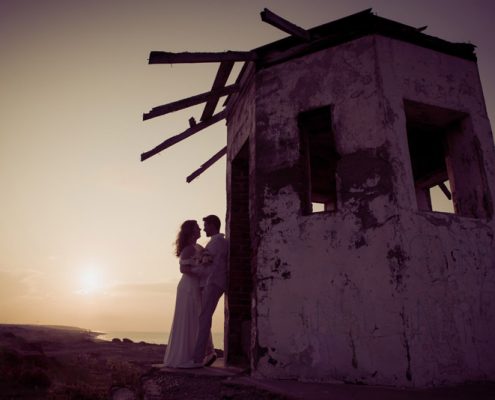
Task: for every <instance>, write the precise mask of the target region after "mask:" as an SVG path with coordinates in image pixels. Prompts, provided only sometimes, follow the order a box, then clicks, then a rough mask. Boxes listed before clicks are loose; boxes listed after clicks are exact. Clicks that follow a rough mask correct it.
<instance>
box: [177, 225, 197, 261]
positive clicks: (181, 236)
mask: <svg viewBox="0 0 495 400" xmlns="http://www.w3.org/2000/svg"><path fill="white" fill-rule="evenodd" d="M196 225H198V222H197V221H196V220H194V219H191V220H187V221H184V222H183V223H182V225H181V226H180V230H179V233H178V234H177V239H176V240H175V255H176V256H177V257H179V256H180V253H181V252H182V250H184V247H186V246H187V245H188V244H189V238H190V237H191V234H192V232H193V229H194V227H195V226H196Z"/></svg>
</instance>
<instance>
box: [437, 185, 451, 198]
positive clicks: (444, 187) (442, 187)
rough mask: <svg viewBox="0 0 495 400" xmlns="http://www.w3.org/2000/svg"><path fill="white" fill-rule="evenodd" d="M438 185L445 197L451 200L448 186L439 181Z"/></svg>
mask: <svg viewBox="0 0 495 400" xmlns="http://www.w3.org/2000/svg"><path fill="white" fill-rule="evenodd" d="M438 187H439V188H440V189H441V190H442V192H443V194H444V195H445V197H447V199H449V200H452V193H450V190H449V188H448V187H447V185H445V183H444V182H442V183H439V184H438Z"/></svg>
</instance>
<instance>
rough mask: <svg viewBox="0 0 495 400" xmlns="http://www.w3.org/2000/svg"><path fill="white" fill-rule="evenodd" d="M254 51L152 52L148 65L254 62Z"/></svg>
mask: <svg viewBox="0 0 495 400" xmlns="http://www.w3.org/2000/svg"><path fill="white" fill-rule="evenodd" d="M255 59H256V53H255V52H254V51H225V52H221V53H189V52H184V53H169V52H166V51H152V52H151V53H150V58H149V64H181V63H184V64H188V63H209V62H222V61H234V62H235V61H254V60H255Z"/></svg>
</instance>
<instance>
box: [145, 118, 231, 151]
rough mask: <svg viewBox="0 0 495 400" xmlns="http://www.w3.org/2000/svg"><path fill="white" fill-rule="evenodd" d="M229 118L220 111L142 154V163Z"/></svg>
mask: <svg viewBox="0 0 495 400" xmlns="http://www.w3.org/2000/svg"><path fill="white" fill-rule="evenodd" d="M226 116H227V111H225V110H223V111H220V112H219V113H218V114H215V115H214V116H213V117H211V118H210V119H209V120H207V121H202V122H200V123H199V124H196V125H194V126H192V127H190V128H188V129H186V130H185V131H184V132H182V133H179V134H178V135H175V136H172V137H171V138H168V139H167V140H165V141H164V142H162V143H160V144H159V145H158V146H156V147H155V148H154V149H151V150H149V151H147V152H145V153H142V154H141V161H144V160H147V159H148V158H150V157H153V156H154V155H155V154H158V153H160V152H161V151H163V150H165V149H166V148H168V147H170V146H173V145H174V144H176V143H179V142H181V141H182V140H184V139H186V138H188V137H189V136H191V135H194V134H195V133H197V132H199V131H201V130H203V129H205V128H207V127H209V126H210V125H213V124H214V123H216V122H218V121H221V120H222V119H224V118H225V117H226Z"/></svg>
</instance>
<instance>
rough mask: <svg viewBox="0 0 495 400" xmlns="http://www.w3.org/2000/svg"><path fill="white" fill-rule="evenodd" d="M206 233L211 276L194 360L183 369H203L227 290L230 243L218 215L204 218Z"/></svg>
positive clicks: (207, 283)
mask: <svg viewBox="0 0 495 400" xmlns="http://www.w3.org/2000/svg"><path fill="white" fill-rule="evenodd" d="M203 222H204V231H205V233H206V236H207V237H209V238H210V241H209V242H208V244H207V245H206V248H205V250H206V251H207V252H208V253H209V254H210V255H211V258H212V261H211V264H210V271H211V272H210V275H209V276H208V278H207V281H206V286H205V288H204V290H203V299H202V307H201V314H200V315H199V328H198V337H197V339H196V346H195V348H194V355H193V357H194V358H193V360H191V361H189V362H188V363H186V364H183V365H182V366H181V367H182V368H201V367H202V366H203V359H204V357H205V351H206V345H207V343H208V339H209V337H210V331H211V320H212V317H213V313H214V312H215V309H216V308H217V304H218V300H220V297H222V294H223V293H224V292H225V290H226V288H227V256H228V250H229V246H228V242H227V239H225V236H224V235H223V234H222V233H220V225H221V223H220V219H219V218H218V217H217V216H216V215H208V216H207V217H205V218H203ZM215 359H216V356H215V355H213V356H212V357H210V359H208V360H207V361H206V363H205V365H206V366H209V365H211V364H212V363H213V361H215Z"/></svg>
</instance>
